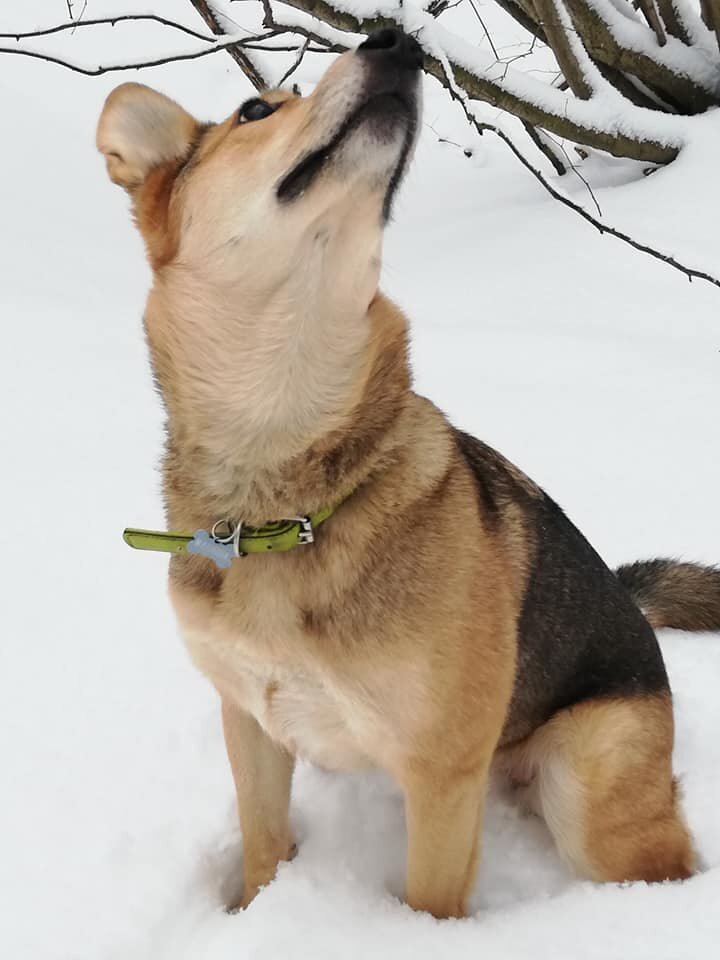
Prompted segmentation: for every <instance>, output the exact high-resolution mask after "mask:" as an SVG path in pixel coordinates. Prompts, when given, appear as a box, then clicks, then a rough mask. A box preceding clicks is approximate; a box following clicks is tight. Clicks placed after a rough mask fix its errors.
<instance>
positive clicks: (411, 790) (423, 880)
mask: <svg viewBox="0 0 720 960" xmlns="http://www.w3.org/2000/svg"><path fill="white" fill-rule="evenodd" d="M487 772H488V770H487V765H486V764H483V765H482V767H481V768H480V769H479V770H476V771H474V772H472V773H467V772H465V771H462V772H456V773H455V772H452V771H447V770H442V771H440V770H428V771H424V772H423V773H421V774H418V773H417V772H415V771H413V772H412V773H411V774H409V775H406V776H404V777H403V778H402V785H403V789H404V792H405V816H406V821H407V834H408V858H407V885H406V894H405V896H406V899H407V902H408V904H409V905H410V906H411V907H412V908H413V909H414V910H427V912H428V913H431V914H433V916H435V917H439V918H441V919H442V918H446V917H462V916H464V915H465V908H466V901H467V897H468V894H469V893H470V890H471V888H472V884H473V880H474V878H475V870H476V868H477V862H478V846H479V831H480V827H481V824H482V815H483V810H484V805H485V793H486V789H487Z"/></svg>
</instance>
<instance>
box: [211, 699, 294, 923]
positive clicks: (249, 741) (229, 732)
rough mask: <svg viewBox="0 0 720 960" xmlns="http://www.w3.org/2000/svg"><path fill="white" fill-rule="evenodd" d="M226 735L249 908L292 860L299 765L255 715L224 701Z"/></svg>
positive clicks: (244, 903)
mask: <svg viewBox="0 0 720 960" xmlns="http://www.w3.org/2000/svg"><path fill="white" fill-rule="evenodd" d="M222 719H223V731H224V733H225V746H226V747H227V752H228V757H229V758H230V766H231V767H232V774H233V779H234V781H235V790H236V792H237V804H238V814H239V816H240V829H241V830H242V836H243V881H244V884H243V894H242V900H241V901H240V903H239V904H238V906H240V907H246V906H247V905H248V904H249V903H250V901H251V900H252V899H253V898H254V897H255V895H256V893H257V892H258V889H259V888H260V887H262V886H264V885H265V884H266V883H269V882H270V881H271V880H272V879H273V877H274V876H275V871H276V870H277V866H278V863H280V861H281V860H287V859H289V858H290V856H291V855H292V847H293V843H292V838H291V835H290V826H289V822H288V808H289V806H290V784H291V781H292V772H293V765H294V761H293V758H292V757H291V756H290V754H289V753H288V752H287V751H286V750H285V749H284V748H283V747H281V746H279V745H278V744H276V743H274V742H273V741H272V740H271V739H270V737H268V735H267V734H266V733H265V732H264V730H263V729H262V727H261V726H260V724H259V723H258V722H257V720H255V718H254V717H253V716H251V715H250V714H249V713H246V712H245V710H243V709H241V708H240V707H238V706H237V705H236V704H234V703H233V702H232V701H230V700H227V699H226V698H223V701H222Z"/></svg>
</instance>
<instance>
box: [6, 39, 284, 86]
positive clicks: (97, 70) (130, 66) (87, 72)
mask: <svg viewBox="0 0 720 960" xmlns="http://www.w3.org/2000/svg"><path fill="white" fill-rule="evenodd" d="M275 35H276V34H270V35H269V36H275ZM262 39H264V38H263V37H250V38H248V39H246V40H235V39H233V40H228V41H225V42H222V41H221V42H219V43H216V44H215V46H213V47H205V48H204V49H202V50H194V51H192V52H190V53H175V54H171V55H169V56H167V57H158V58H157V59H156V60H142V61H136V62H135V63H112V64H108V65H107V66H97V67H84V66H83V65H82V64H79V63H73V62H72V61H70V60H63V59H61V58H60V57H54V56H52V55H51V54H49V53H40V52H39V51H37V50H25V49H23V48H22V47H0V53H8V54H11V55H12V54H17V55H19V56H23V57H30V58H31V59H34V60H45V61H47V62H48V63H54V64H56V65H57V66H59V67H65V68H66V69H68V70H72V71H73V73H81V74H83V76H86V77H100V76H102V75H103V74H105V73H119V72H121V71H125V70H142V69H144V68H146V67H161V66H163V65H164V64H166V63H179V62H181V61H183V60H198V59H199V58H200V57H208V56H211V55H212V54H213V53H217V52H218V51H220V50H227V49H228V47H232V46H235V47H247V48H248V49H251V50H258V49H264V48H263V47H261V46H260V45H259V44H258V41H259V40H262ZM292 49H296V48H294V47H293V48H292Z"/></svg>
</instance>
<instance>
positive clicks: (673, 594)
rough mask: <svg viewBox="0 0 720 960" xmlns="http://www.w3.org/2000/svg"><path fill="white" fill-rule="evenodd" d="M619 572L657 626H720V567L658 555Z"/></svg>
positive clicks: (620, 569) (634, 597) (637, 601)
mask: <svg viewBox="0 0 720 960" xmlns="http://www.w3.org/2000/svg"><path fill="white" fill-rule="evenodd" d="M615 573H616V574H617V577H618V580H619V581H620V583H622V585H623V586H624V587H625V588H626V590H629V591H630V595H631V596H632V598H633V600H634V601H635V603H636V604H637V605H638V606H639V607H640V609H641V610H642V612H643V613H644V614H645V616H646V618H647V619H648V621H649V622H650V624H651V625H652V626H653V627H655V628H660V627H674V628H675V629H676V630H720V567H703V566H701V565H700V564H699V563H682V562H680V561H679V560H664V559H658V560H641V561H638V563H628V564H625V565H624V566H622V567H618V569H617V570H616V571H615Z"/></svg>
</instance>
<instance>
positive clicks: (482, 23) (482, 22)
mask: <svg viewBox="0 0 720 960" xmlns="http://www.w3.org/2000/svg"><path fill="white" fill-rule="evenodd" d="M470 6H471V7H472V9H473V13H474V14H475V16H476V17H477V19H478V20H479V21H480V26H481V27H482V28H483V32H484V33H485V36H486V37H487V40H488V43H489V44H490V49H491V50H492V52H493V56H494V57H495V59H496V60H499V59H500V57H499V55H498V52H497V50H496V48H495V44H494V43H493V39H492V37H491V36H490V31H489V30H488V28H487V27H486V26H485V21H484V20H483V18H482V17H481V16H480V11H479V10H478V8H477V7H476V6H475V0H470Z"/></svg>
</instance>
